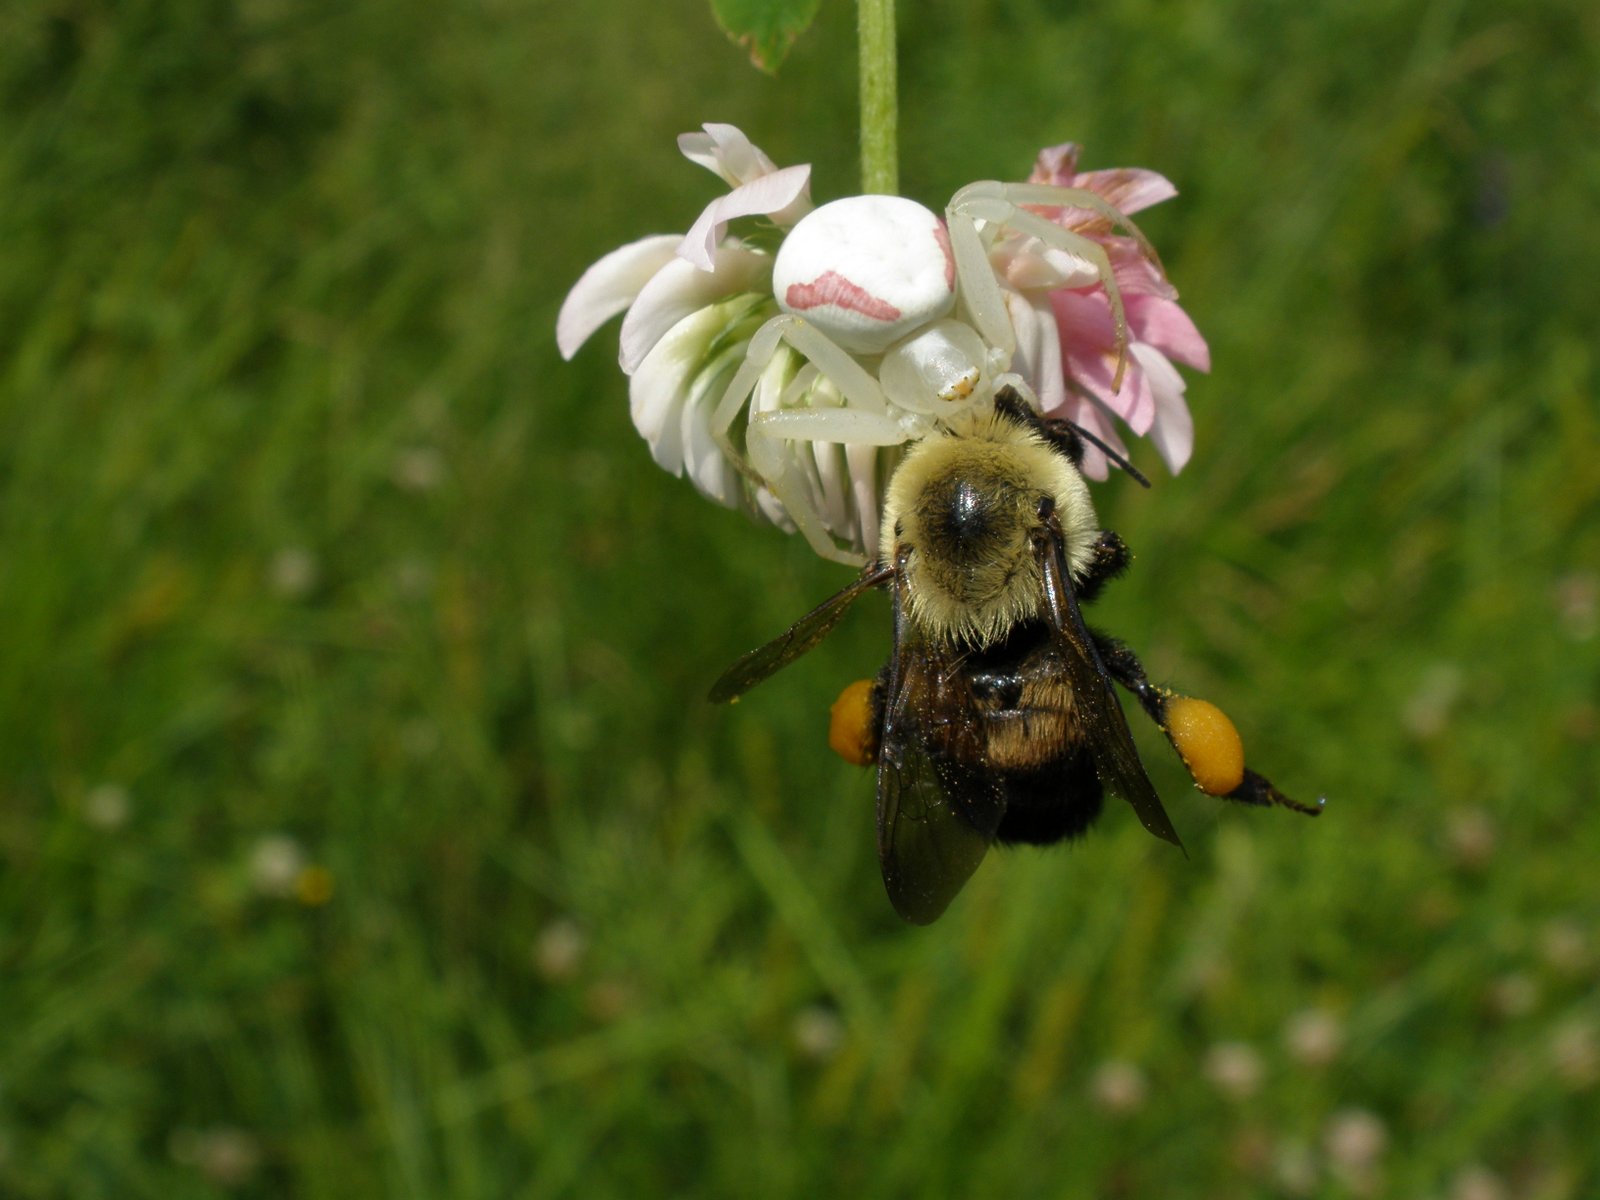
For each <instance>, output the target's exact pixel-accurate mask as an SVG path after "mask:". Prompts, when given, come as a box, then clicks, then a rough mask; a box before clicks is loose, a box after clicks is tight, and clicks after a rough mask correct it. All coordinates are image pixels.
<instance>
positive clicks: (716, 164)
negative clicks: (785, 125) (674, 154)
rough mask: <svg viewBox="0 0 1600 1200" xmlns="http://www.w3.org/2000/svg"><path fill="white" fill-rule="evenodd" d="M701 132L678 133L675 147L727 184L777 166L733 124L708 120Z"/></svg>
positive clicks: (775, 168) (766, 173)
mask: <svg viewBox="0 0 1600 1200" xmlns="http://www.w3.org/2000/svg"><path fill="white" fill-rule="evenodd" d="M701 128H702V129H704V130H705V132H704V133H684V134H679V135H678V149H679V150H681V151H682V152H683V156H684V157H685V158H687V159H688V160H689V161H690V162H692V163H697V164H698V165H700V166H702V167H704V168H705V169H706V170H708V171H710V172H711V173H712V174H714V175H720V176H721V177H722V179H723V180H724V181H725V182H726V183H727V184H728V185H729V186H730V187H738V186H739V185H740V184H741V183H749V182H750V181H751V180H752V179H759V178H760V177H761V176H763V175H770V174H771V173H772V172H773V171H776V170H777V169H778V168H777V165H776V164H775V163H774V162H773V161H772V160H771V159H770V158H768V157H767V156H766V155H765V154H763V153H762V152H761V148H760V147H759V146H757V145H755V144H754V143H753V142H751V140H750V139H749V138H747V137H745V135H744V133H743V132H742V131H741V130H740V129H739V127H738V126H736V125H719V124H716V123H715V122H708V123H707V124H705V125H702V126H701Z"/></svg>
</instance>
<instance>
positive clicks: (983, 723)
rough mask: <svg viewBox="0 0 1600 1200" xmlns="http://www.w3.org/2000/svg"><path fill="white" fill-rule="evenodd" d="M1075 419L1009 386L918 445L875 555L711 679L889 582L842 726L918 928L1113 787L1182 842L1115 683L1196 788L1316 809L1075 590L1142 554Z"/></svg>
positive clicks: (892, 895) (792, 640)
mask: <svg viewBox="0 0 1600 1200" xmlns="http://www.w3.org/2000/svg"><path fill="white" fill-rule="evenodd" d="M1080 435H1081V436H1083V437H1088V436H1089V435H1088V434H1087V433H1086V432H1085V431H1083V430H1081V429H1079V428H1078V427H1077V426H1074V425H1072V424H1071V423H1070V422H1065V421H1047V420H1044V419H1042V418H1040V417H1039V416H1037V415H1036V414H1035V413H1034V412H1033V411H1032V409H1030V408H1029V407H1028V405H1027V404H1026V402H1025V401H1024V400H1023V399H1022V397H1021V396H1020V395H1019V394H1018V393H1017V392H1016V391H1015V390H1014V389H1011V388H1004V389H1002V390H1001V391H999V392H997V393H996V396H995V401H994V404H993V406H992V407H991V408H989V409H986V410H985V411H982V412H978V413H974V414H970V415H969V416H967V417H966V418H963V420H962V421H961V423H960V424H958V425H957V426H956V427H955V428H953V429H950V430H948V431H946V432H944V433H939V434H934V435H931V436H929V437H927V438H925V439H923V440H921V441H919V442H917V443H916V444H915V445H914V446H912V447H911V449H910V450H909V451H908V452H907V454H906V456H905V458H904V459H903V460H902V461H901V463H900V465H899V466H898V467H897V468H896V470H895V472H894V474H893V476H892V477H891V479H890V481H889V487H888V491H887V495H886V498H885V502H884V515H883V528H882V536H881V539H880V541H879V545H880V546H881V547H882V550H881V552H880V554H881V559H880V561H879V562H877V563H873V564H870V565H869V566H868V567H867V568H866V569H864V570H863V571H862V573H861V575H860V576H859V577H858V578H857V579H856V580H855V581H854V582H853V583H851V584H850V585H849V586H847V587H846V588H844V589H843V590H842V591H840V592H839V593H837V594H836V595H834V596H833V597H831V598H830V599H828V600H826V601H824V602H823V603H822V604H821V605H820V606H818V607H817V608H816V609H814V610H812V611H811V612H810V613H808V614H806V615H805V616H804V617H802V618H801V619H800V620H799V621H798V622H796V623H795V625H794V626H793V627H792V628H790V629H789V630H788V632H786V633H784V634H783V635H782V636H781V637H779V638H777V639H776V640H774V641H772V642H769V643H768V644H767V645H765V646H762V647H761V648H760V649H758V650H755V651H752V652H751V653H749V654H747V655H745V656H744V657H743V658H741V659H740V660H739V661H738V662H736V663H735V664H734V665H733V666H732V667H731V668H729V669H728V671H727V672H726V673H725V674H724V675H723V676H722V678H721V679H719V680H718V681H717V683H716V684H715V686H714V687H713V688H712V689H711V697H710V698H711V699H712V700H713V701H716V702H725V701H731V700H734V699H736V698H737V697H739V696H740V695H742V694H743V693H744V692H745V691H747V690H748V689H749V688H751V687H753V686H755V685H756V684H757V683H759V682H761V681H762V680H763V679H765V678H766V677H767V676H769V675H771V674H772V673H773V672H775V671H777V670H779V669H780V668H782V667H784V666H786V665H788V664H789V663H791V662H793V661H794V660H795V659H796V658H798V657H799V656H800V655H801V654H804V653H805V652H806V651H807V650H809V649H811V647H813V646H815V645H816V644H817V642H819V641H820V640H821V639H822V638H823V637H825V636H826V635H827V634H828V632H829V631H830V630H832V629H833V627H834V626H835V625H836V624H838V622H839V620H840V619H841V618H842V617H843V616H844V613H845V612H846V610H847V609H848V608H849V607H850V606H851V604H853V603H854V602H855V601H856V600H857V599H859V598H860V597H861V596H862V595H864V594H865V593H866V592H867V591H869V590H870V589H872V588H876V587H884V586H886V587H888V589H889V591H890V593H891V595H892V598H893V609H894V647H893V652H892V653H891V655H890V657H889V661H888V663H887V664H886V665H885V666H884V667H883V669H882V670H881V671H880V672H879V673H878V676H877V678H876V679H875V680H873V681H870V682H868V681H862V682H861V683H860V684H857V685H853V686H852V687H851V688H847V689H846V691H845V694H844V695H842V696H841V697H840V701H839V703H838V704H836V705H835V707H834V729H833V732H832V735H831V737H830V741H832V742H833V744H834V747H835V749H837V750H839V751H840V752H841V753H843V754H844V755H845V756H846V757H848V758H851V759H852V760H853V761H856V762H860V763H862V764H866V763H876V764H877V768H878V806H877V807H878V858H879V862H880V864H881V866H882V868H883V880H884V884H885V886H886V887H887V889H888V893H889V899H890V901H891V903H893V905H894V907H895V909H896V911H897V912H899V913H900V915H901V916H902V917H904V918H906V919H907V920H909V921H912V922H915V923H917V924H927V923H929V922H931V921H933V920H935V919H937V918H938V917H939V915H940V914H941V913H943V912H944V910H945V908H946V906H948V905H949V903H950V901H951V900H952V899H953V898H954V897H955V895H956V893H957V892H959V891H960V890H961V888H962V886H963V885H964V884H965V883H966V881H967V879H968V878H969V877H970V876H971V875H972V873H973V871H975V870H976V869H977V866H978V863H979V862H980V861H981V860H982V858H983V855H984V853H985V852H986V851H987V850H988V847H989V845H990V843H992V842H996V841H998V842H1001V843H1018V842H1022V843H1033V844H1038V845H1046V844H1050V843H1053V842H1058V841H1061V840H1063V839H1067V838H1072V837H1076V836H1078V835H1079V834H1081V833H1083V832H1084V831H1085V830H1086V829H1088V827H1089V826H1090V825H1091V824H1092V823H1093V821H1094V820H1095V818H1096V817H1097V816H1098V815H1099V813H1100V809H1101V803H1102V797H1103V795H1104V793H1105V792H1106V791H1108V790H1109V791H1111V792H1113V793H1115V794H1117V795H1119V796H1121V797H1122V798H1123V799H1124V800H1126V801H1127V802H1128V803H1129V804H1131V805H1132V806H1133V809H1134V812H1135V813H1137V814H1138V816H1139V819H1140V821H1141V822H1142V823H1143V824H1144V827H1145V828H1146V829H1148V830H1149V831H1150V832H1151V833H1152V834H1154V835H1155V836H1156V837H1159V838H1162V839H1164V840H1166V841H1168V842H1171V843H1172V844H1173V845H1175V846H1178V847H1179V848H1180V849H1182V842H1181V841H1180V840H1179V838H1178V834H1177V831H1176V830H1175V829H1174V828H1173V827H1172V822H1171V820H1170V819H1169V818H1168V816H1167V812H1166V809H1165V808H1163V807H1162V804H1161V798H1160V797H1159V796H1158V795H1157V794H1156V790H1155V787H1154V786H1153V785H1152V784H1151V782H1150V778H1149V776H1148V775H1147V774H1146V773H1145V769H1144V765H1143V763H1141V762H1140V759H1139V754H1138V751H1137V750H1136V749H1135V747H1134V743H1133V737H1132V735H1131V734H1130V732H1129V730H1128V724H1127V721H1126V719H1125V718H1124V716H1123V713H1122V708H1121V706H1120V705H1119V703H1118V701H1117V698H1116V693H1115V691H1114V689H1113V687H1112V682H1113V681H1115V682H1117V683H1120V684H1122V685H1123V687H1125V688H1127V689H1128V690H1129V691H1131V692H1132V693H1133V694H1134V696H1135V697H1136V698H1137V699H1138V700H1139V702H1140V705H1141V706H1142V707H1143V708H1144V710H1145V711H1146V712H1147V713H1148V714H1149V716H1150V717H1151V719H1152V720H1153V721H1154V722H1155V723H1156V725H1157V726H1158V727H1159V728H1160V729H1161V730H1162V732H1163V733H1165V734H1166V735H1167V738H1168V740H1169V741H1170V742H1171V743H1172V745H1173V747H1174V748H1175V749H1176V750H1177V751H1178V754H1179V757H1180V758H1181V759H1182V760H1183V762H1184V764H1185V765H1186V766H1187V767H1188V769H1189V772H1190V774H1191V776H1192V777H1193V778H1194V780H1195V782H1196V784H1197V786H1199V787H1200V788H1201V789H1202V790H1204V791H1206V792H1208V793H1210V794H1213V795H1219V796H1224V797H1226V798H1228V799H1232V800H1237V801H1240V802H1243V803H1246V804H1257V805H1273V804H1276V805H1282V806H1284V807H1287V808H1291V809H1294V810H1296V811H1299V812H1304V813H1307V814H1311V815H1315V814H1316V813H1317V812H1318V811H1320V810H1319V809H1318V808H1316V807H1312V806H1308V805H1303V804H1299V803H1296V802H1295V801H1292V800H1290V799H1288V798H1287V797H1285V796H1284V795H1283V794H1282V793H1280V792H1279V791H1278V790H1277V789H1276V788H1275V787H1273V786H1272V784H1271V783H1269V782H1268V781H1267V780H1266V779H1264V778H1263V777H1262V776H1260V775H1258V774H1256V773H1255V772H1254V771H1251V770H1249V769H1247V768H1246V767H1245V765H1244V754H1243V749H1242V747H1241V744H1240V742H1239V736H1238V734H1237V732H1236V731H1235V730H1234V728H1233V725H1232V723H1231V722H1230V721H1229V720H1228V718H1227V717H1226V716H1224V715H1223V714H1222V712H1221V711H1220V710H1218V709H1217V708H1215V707H1214V706H1213V705H1210V704H1208V703H1206V702H1205V701H1203V700H1195V699H1192V698H1189V697H1184V696H1178V695H1176V694H1174V693H1172V692H1170V691H1168V690H1166V689H1164V688H1159V687H1157V686H1155V685H1154V684H1152V683H1151V682H1150V680H1149V679H1148V678H1147V677H1146V675H1145V672H1144V668H1143V667H1142V666H1141V665H1140V663H1139V660H1138V659H1137V658H1136V657H1135V656H1134V654H1133V652H1132V651H1131V650H1129V649H1128V648H1127V647H1126V646H1124V645H1123V644H1122V643H1121V642H1118V641H1116V640H1115V639H1113V638H1110V637H1107V636H1106V635H1104V634H1102V633H1099V632H1097V631H1095V630H1093V629H1090V628H1089V627H1088V626H1087V625H1085V624H1084V621H1083V617H1082V615H1081V613H1080V612H1079V605H1080V604H1083V603H1087V602H1088V601H1091V600H1093V599H1094V598H1095V597H1096V596H1097V595H1098V594H1099V593H1100V591H1101V589H1102V588H1103V587H1104V586H1105V584H1106V583H1107V582H1108V581H1109V580H1111V579H1113V578H1114V577H1116V576H1117V575H1118V574H1120V573H1121V572H1122V571H1123V570H1124V569H1125V568H1126V566H1127V563H1128V560H1129V554H1128V548H1127V546H1126V545H1125V544H1124V543H1123V541H1122V539H1121V538H1120V537H1118V536H1117V535H1116V534H1115V533H1113V532H1111V531H1110V530H1102V529H1100V528H1099V527H1098V522H1097V520H1096V518H1095V513H1094V505H1093V503H1092V502H1091V500H1090V497H1089V489H1088V486H1087V484H1086V483H1085V482H1084V479H1083V476H1082V475H1081V474H1080V473H1079V470H1078V465H1079V464H1080V462H1081V461H1082V457H1083V444H1082V441H1081V440H1080ZM1097 444H1098V443H1097ZM1108 452H1109V451H1108ZM1114 457H1115V456H1114ZM1120 461H1121V460H1119V462H1120ZM1121 465H1122V466H1124V467H1125V468H1126V469H1128V470H1130V471H1132V468H1131V467H1129V466H1128V464H1127V463H1126V462H1121ZM1134 473H1135V474H1137V472H1134ZM1141 481H1142V477H1141Z"/></svg>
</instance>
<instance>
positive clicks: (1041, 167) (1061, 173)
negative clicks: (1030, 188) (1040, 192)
mask: <svg viewBox="0 0 1600 1200" xmlns="http://www.w3.org/2000/svg"><path fill="white" fill-rule="evenodd" d="M1082 150H1083V147H1082V146H1080V145H1078V143H1077V142H1062V143H1061V144H1060V145H1058V146H1046V147H1045V148H1044V149H1043V150H1041V151H1039V157H1038V158H1036V159H1035V160H1034V163H1033V173H1032V174H1030V175H1029V176H1028V182H1029V183H1049V184H1053V185H1055V186H1056V187H1071V186H1073V184H1072V181H1073V180H1074V179H1076V178H1077V177H1078V155H1079V153H1081V152H1082Z"/></svg>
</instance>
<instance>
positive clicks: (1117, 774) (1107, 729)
mask: <svg viewBox="0 0 1600 1200" xmlns="http://www.w3.org/2000/svg"><path fill="white" fill-rule="evenodd" d="M1039 557H1040V566H1041V567H1042V568H1043V570H1044V591H1045V600H1046V603H1047V606H1048V608H1049V610H1050V617H1051V620H1052V622H1053V623H1054V625H1055V628H1056V633H1057V637H1058V639H1059V640H1058V643H1057V644H1058V645H1059V646H1060V648H1061V658H1062V661H1063V662H1064V663H1065V664H1066V669H1067V676H1068V682H1070V683H1071V684H1072V695H1073V699H1074V702H1075V703H1076V706H1077V711H1078V717H1079V720H1080V721H1081V722H1082V723H1083V727H1084V735H1085V737H1086V739H1087V742H1088V745H1089V746H1090V748H1091V751H1092V753H1093V754H1094V766H1095V771H1096V773H1098V774H1099V776H1100V782H1101V783H1102V784H1103V785H1104V786H1105V787H1106V788H1107V789H1108V790H1110V791H1113V792H1115V793H1116V794H1117V795H1119V796H1121V797H1122V798H1123V799H1124V800H1126V801H1127V802H1128V803H1129V804H1131V805H1133V811H1134V812H1136V813H1138V814H1139V820H1140V822H1141V823H1142V824H1143V825H1144V827H1145V828H1146V829H1148V830H1149V831H1150V832H1151V833H1153V834H1155V835H1156V837H1158V838H1162V839H1163V840H1165V841H1168V842H1171V843H1172V844H1173V845H1174V846H1176V847H1178V849H1180V850H1182V849H1183V842H1182V841H1180V840H1179V838H1178V831H1177V830H1176V829H1174V828H1173V827H1172V819H1171V818H1170V817H1168V816H1167V810H1166V809H1165V808H1164V807H1162V804H1161V797H1160V796H1158V795H1157V794H1156V789H1155V785H1154V784H1152V783H1151V782H1150V776H1149V775H1147V774H1146V773H1145V769H1144V763H1143V762H1141V761H1140V760H1139V751H1138V749H1137V747H1135V746H1134V744H1133V734H1132V733H1131V732H1129V730H1128V719H1127V718H1126V717H1125V716H1123V715H1122V705H1120V704H1119V703H1117V694H1116V692H1115V691H1114V690H1113V689H1112V686H1111V676H1110V675H1108V674H1107V673H1106V669H1105V665H1104V664H1103V663H1102V662H1101V661H1100V655H1099V652H1098V651H1097V650H1095V648H1094V642H1093V641H1092V640H1090V637H1089V631H1088V629H1086V628H1085V627H1084V624H1083V615H1082V614H1081V613H1080V612H1079V611H1078V600H1077V597H1076V596H1074V595H1073V594H1072V586H1071V583H1070V576H1069V575H1068V573H1067V566H1066V554H1065V551H1064V548H1063V546H1062V539H1061V530H1060V527H1059V526H1057V527H1055V528H1053V529H1052V530H1051V531H1050V536H1048V537H1047V538H1044V539H1043V542H1042V545H1041V548H1040V554H1039Z"/></svg>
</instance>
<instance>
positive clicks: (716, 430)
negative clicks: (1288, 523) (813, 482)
mask: <svg viewBox="0 0 1600 1200" xmlns="http://www.w3.org/2000/svg"><path fill="white" fill-rule="evenodd" d="M785 344H787V345H788V346H790V347H792V348H793V349H794V350H795V351H797V352H798V353H799V354H800V355H801V356H802V357H804V358H806V359H808V360H810V361H811V362H812V363H813V364H815V365H816V367H817V369H818V370H819V371H821V372H822V373H823V374H824V375H826V376H827V377H828V379H829V381H830V382H832V384H833V385H834V386H835V387H836V388H838V389H839V392H840V394H841V395H842V396H844V398H845V402H846V403H847V404H853V405H855V406H856V407H857V408H859V409H861V410H863V411H865V412H867V413H885V414H886V412H887V405H886V403H885V401H884V398H883V389H882V388H880V387H879V386H878V381H877V380H875V379H874V378H873V377H872V376H871V375H869V374H868V373H867V371H866V368H864V367H863V366H862V365H861V364H860V363H858V362H856V360H855V359H853V358H851V357H850V356H849V355H848V354H846V353H845V352H844V351H843V350H841V349H840V348H839V347H838V346H837V345H835V344H834V343H833V342H832V341H831V340H830V339H829V338H828V337H827V336H826V335H824V334H823V333H821V332H820V331H818V330H817V329H816V327H815V326H813V325H811V324H810V323H809V322H808V321H806V320H805V319H804V318H803V317H796V316H792V315H790V314H789V313H780V314H779V315H778V316H775V317H773V318H771V319H770V320H769V321H767V323H766V324H765V325H763V326H762V327H761V328H760V329H758V330H756V332H755V335H754V336H753V337H752V338H751V339H750V345H749V347H748V348H747V349H746V350H745V356H744V362H743V363H741V364H740V365H739V369H738V370H737V371H736V372H734V376H733V379H732V380H731V381H730V382H729V383H728V387H727V390H726V391H724V392H723V393H722V399H721V400H720V401H718V403H717V407H716V409H715V411H713V412H712V414H711V421H710V426H709V429H710V433H711V440H712V441H713V442H715V443H716V445H717V449H719V450H721V451H722V453H723V454H725V455H727V458H728V461H729V462H731V463H733V464H734V465H735V466H736V467H738V469H739V470H740V472H741V473H742V474H743V475H744V476H745V477H746V478H747V479H749V480H750V481H751V482H752V483H754V484H756V485H757V486H760V485H763V484H766V483H767V482H768V481H767V480H766V479H763V478H762V477H761V476H760V475H759V474H758V473H756V471H755V470H754V468H753V467H752V466H751V464H750V463H749V462H748V461H747V459H746V456H745V455H743V454H740V453H739V452H738V451H737V450H736V449H735V448H734V445H733V441H732V439H731V438H729V436H728V430H730V429H732V428H733V423H734V421H735V420H737V419H738V416H739V413H740V411H741V410H743V409H744V407H745V406H746V405H747V404H748V403H749V402H750V395H751V392H753V391H754V390H755V387H756V384H757V381H758V380H759V379H760V378H761V373H762V372H763V371H765V370H766V369H767V367H768V366H770V365H771V363H772V360H773V358H774V356H775V355H776V354H777V353H778V347H779V346H781V345H785Z"/></svg>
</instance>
